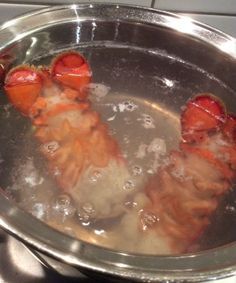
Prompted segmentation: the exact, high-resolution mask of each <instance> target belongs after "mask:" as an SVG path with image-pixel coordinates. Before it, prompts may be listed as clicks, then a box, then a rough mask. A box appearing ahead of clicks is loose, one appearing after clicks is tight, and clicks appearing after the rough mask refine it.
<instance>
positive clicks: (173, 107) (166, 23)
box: [0, 4, 236, 282]
mask: <svg viewBox="0 0 236 283" xmlns="http://www.w3.org/2000/svg"><path fill="white" fill-rule="evenodd" d="M78 48H79V49H80V50H81V51H82V52H83V53H84V54H85V55H86V57H87V58H88V60H89V62H90V64H91V66H92V69H93V72H94V77H95V80H96V81H102V82H105V83H106V84H108V85H112V86H113V88H114V89H115V90H116V91H121V90H122V91H125V92H127V93H135V95H136V97H138V98H140V99H142V100H148V101H151V102H153V103H158V104H160V105H161V109H167V110H168V111H169V112H170V113H172V114H173V116H174V117H176V116H178V113H179V110H180V107H181V105H183V103H184V101H186V100H187V99H188V98H189V97H190V96H191V95H192V94H193V93H197V92H202V91H204V92H208V91H210V92H213V93H215V94H216V96H219V97H220V98H222V99H223V100H224V102H225V104H226V106H227V108H228V109H229V110H231V111H233V110H234V109H235V106H236V97H235V96H236V84H235V74H236V62H235V58H236V41H235V39H234V38H232V37H230V36H228V35H226V34H224V33H222V32H220V31H217V30H215V29H213V28H210V27H208V26H205V25H203V24H200V23H197V22H194V21H192V20H190V19H188V18H185V17H181V16H177V15H174V14H170V13H166V12H161V11H157V10H153V9H146V8H140V7H131V6H120V5H109V4H108V5H105V4H83V5H72V6H58V7H55V8H49V9H44V10H40V11H36V12H33V13H31V14H27V15H24V16H22V17H19V18H17V19H14V20H12V21H9V22H6V23H5V24H3V25H2V26H1V27H0V55H2V58H3V59H2V61H1V62H2V63H1V64H5V63H6V65H9V66H10V65H11V66H14V65H17V64H22V63H28V62H30V63H34V64H39V63H44V62H47V61H48V59H49V57H50V56H51V55H54V54H56V53H57V52H60V51H62V50H65V49H78ZM6 58H7V59H6ZM122 58H123V59H124V58H125V60H121V59H122ZM4 60H5V61H4ZM4 62H5V63H4ZM137 66H138V67H137ZM111 70H113V71H114V70H116V71H115V72H112V71H111ZM6 103H7V102H6V100H5V98H4V97H3V96H2V97H1V104H2V106H3V107H2V109H4V106H5V105H6ZM1 111H3V110H1ZM4 117H5V116H4ZM4 117H3V116H1V120H0V125H1V135H2V137H1V138H0V145H1V154H2V155H4V160H7V162H4V166H3V168H2V170H1V172H0V179H1V180H2V181H1V186H2V188H3V189H2V193H1V194H0V226H1V227H2V228H3V229H5V230H7V231H8V232H9V233H10V234H12V235H13V236H15V237H16V238H18V239H19V240H20V241H22V242H23V243H25V244H26V245H27V246H28V247H30V248H31V249H33V250H34V251H35V252H36V253H41V254H42V257H43V258H44V260H45V261H47V260H48V259H52V262H54V260H56V261H55V262H57V261H58V262H62V263H63V268H64V269H65V270H67V273H71V274H73V275H77V274H78V273H77V272H78V270H79V271H82V272H85V273H89V274H91V272H92V273H93V274H96V275H99V276H105V277H112V278H122V279H123V280H124V279H127V280H135V281H144V282H159V281H169V280H171V281H189V282H193V281H194V282H199V281H207V280H213V279H216V278H217V279H219V278H225V277H229V276H232V275H235V274H236V245H235V244H234V243H233V241H234V240H235V237H234V236H233V229H231V230H230V231H229V233H227V232H225V233H226V234H227V235H228V234H229V235H230V236H229V237H228V240H227V241H222V242H219V243H218V244H217V245H218V247H216V248H212V249H208V250H206V251H203V252H199V253H196V254H186V255H180V256H144V255H142V256H140V255H134V254H127V253H123V252H117V251H113V250H108V249H105V248H101V247H98V246H94V245H91V244H88V243H85V242H82V241H79V240H77V239H75V238H73V237H70V236H67V235H64V234H62V233H60V232H57V231H55V230H53V229H52V228H50V227H49V226H47V225H46V224H44V223H42V222H41V221H39V220H37V219H36V218H34V217H33V216H32V215H31V214H29V213H27V212H26V211H24V210H22V209H20V208H19V207H18V206H17V204H16V202H15V201H13V200H12V199H11V198H9V197H8V192H7V186H8V182H10V181H9V178H7V176H8V175H9V172H10V171H11V170H14V169H12V168H14V166H13V164H14V158H16V157H17V155H18V153H19V151H20V150H21V148H22V147H23V146H24V142H25V141H24V140H23V141H22V131H23V132H24V129H25V127H26V126H27V122H26V121H25V120H24V118H19V115H18V116H17V114H14V113H13V114H12V115H10V116H9V117H7V118H6V117H5V118H4ZM173 128H175V129H176V128H177V129H178V124H175V126H174V127H173ZM169 130H170V131H174V130H173V129H169ZM167 135H168V129H167ZM176 135H177V134H176ZM18 137H20V139H19V138H18ZM26 138H27V137H26ZM12 141H13V142H12ZM225 231H226V230H225ZM234 234H235V233H234ZM50 265H51V266H54V268H57V267H56V266H57V265H56V264H54V265H53V264H50ZM58 266H59V263H58Z"/></svg>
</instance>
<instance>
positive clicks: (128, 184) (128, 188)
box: [123, 180, 134, 190]
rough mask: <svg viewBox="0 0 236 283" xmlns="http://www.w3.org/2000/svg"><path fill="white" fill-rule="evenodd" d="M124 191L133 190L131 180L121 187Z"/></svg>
mask: <svg viewBox="0 0 236 283" xmlns="http://www.w3.org/2000/svg"><path fill="white" fill-rule="evenodd" d="M123 188H124V189H125V190H131V189H133V188H134V182H133V181H132V180H127V181H126V182H125V184H124V186H123Z"/></svg>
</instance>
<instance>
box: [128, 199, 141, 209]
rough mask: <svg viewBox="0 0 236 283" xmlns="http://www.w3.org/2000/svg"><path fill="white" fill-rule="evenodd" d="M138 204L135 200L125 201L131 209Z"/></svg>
mask: <svg viewBox="0 0 236 283" xmlns="http://www.w3.org/2000/svg"><path fill="white" fill-rule="evenodd" d="M137 205H138V204H137V202H135V201H127V202H126V203H125V206H126V207H127V208H129V209H131V208H134V207H136V206H137Z"/></svg>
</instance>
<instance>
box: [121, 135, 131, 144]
mask: <svg viewBox="0 0 236 283" xmlns="http://www.w3.org/2000/svg"><path fill="white" fill-rule="evenodd" d="M123 141H124V143H125V144H129V142H130V140H129V136H128V135H124V137H123Z"/></svg>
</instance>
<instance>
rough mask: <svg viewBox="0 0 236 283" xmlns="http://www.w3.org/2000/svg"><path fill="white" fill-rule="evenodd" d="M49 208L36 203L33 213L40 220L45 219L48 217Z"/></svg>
mask: <svg viewBox="0 0 236 283" xmlns="http://www.w3.org/2000/svg"><path fill="white" fill-rule="evenodd" d="M46 211H47V207H46V205H45V204H43V203H35V204H34V205H33V207H32V209H31V213H32V215H33V216H35V217H36V218H38V219H43V218H44V217H45V215H46Z"/></svg>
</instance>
